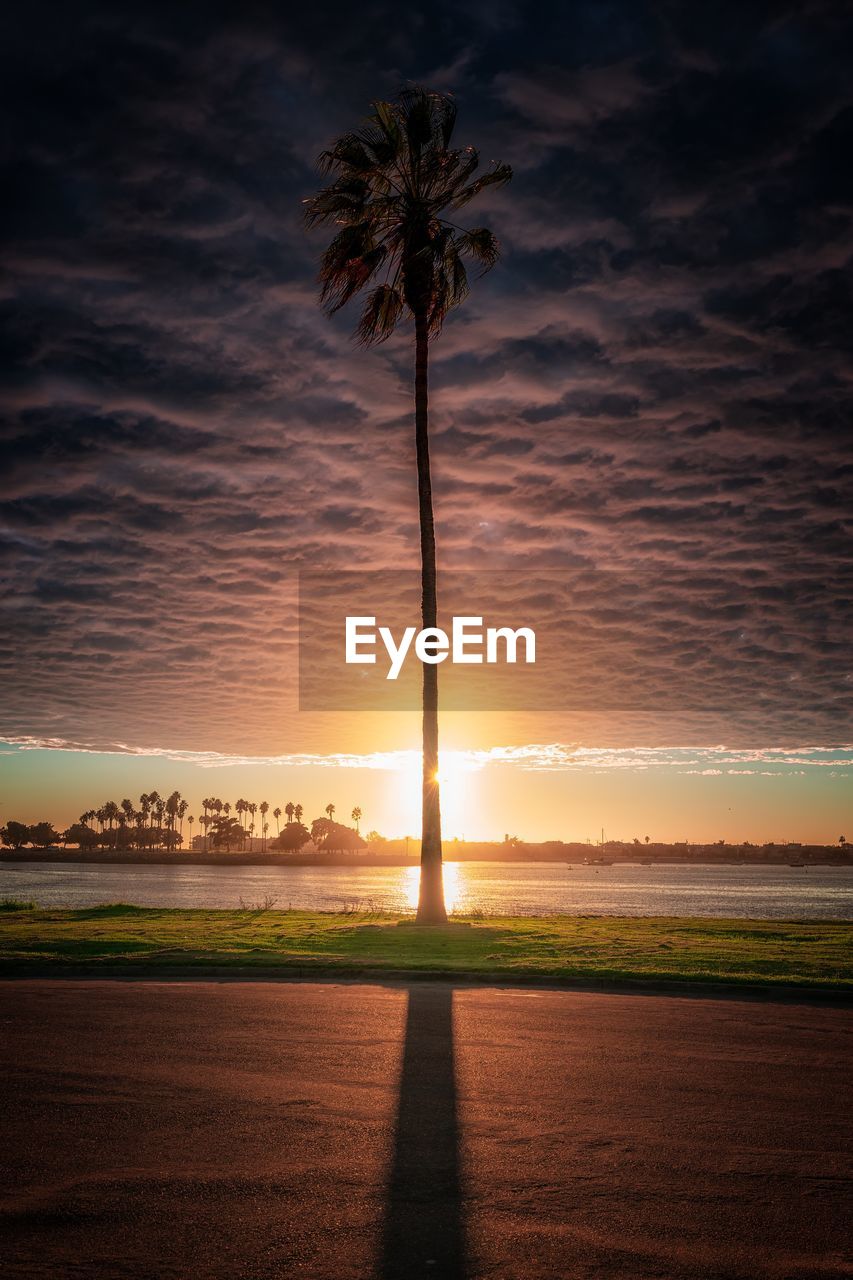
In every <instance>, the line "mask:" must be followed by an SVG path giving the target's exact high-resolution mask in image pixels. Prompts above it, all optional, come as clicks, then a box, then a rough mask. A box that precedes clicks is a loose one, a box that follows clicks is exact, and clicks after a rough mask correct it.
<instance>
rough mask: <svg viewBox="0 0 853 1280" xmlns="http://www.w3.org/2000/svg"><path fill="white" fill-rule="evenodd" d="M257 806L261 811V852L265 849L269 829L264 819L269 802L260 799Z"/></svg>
mask: <svg viewBox="0 0 853 1280" xmlns="http://www.w3.org/2000/svg"><path fill="white" fill-rule="evenodd" d="M258 808H259V809H260V811H261V852H262V853H263V852H264V850H265V849H266V843H267V832H268V831H269V823H268V822H267V820H266V819H267V814H268V813H269V811H270V807H269V803H268V802H267V801H266V800H262V801H261V803H260V804H259V805H258Z"/></svg>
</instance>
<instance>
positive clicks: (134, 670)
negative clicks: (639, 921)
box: [0, 0, 853, 841]
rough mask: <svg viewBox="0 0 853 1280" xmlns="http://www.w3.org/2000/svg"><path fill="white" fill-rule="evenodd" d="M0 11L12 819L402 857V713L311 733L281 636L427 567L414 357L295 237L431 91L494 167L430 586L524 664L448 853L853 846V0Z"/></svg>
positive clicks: (456, 724) (340, 715) (454, 332)
mask: <svg viewBox="0 0 853 1280" xmlns="http://www.w3.org/2000/svg"><path fill="white" fill-rule="evenodd" d="M2 21H3V23H4V24H6V26H7V29H6V30H3V31H2V40H0V48H2V51H3V52H2V55H0V56H2V59H3V62H4V66H3V69H2V76H0V94H1V95H2V96H3V97H4V98H5V99H6V101H5V102H4V107H5V108H6V109H7V111H10V112H11V114H12V117H13V119H14V121H15V128H14V130H13V131H12V132H11V134H10V135H9V137H7V139H6V141H5V142H4V144H3V153H2V163H3V168H4V170H5V172H4V175H3V176H4V180H5V181H4V190H5V191H6V193H7V197H6V199H5V200H4V202H3V206H2V209H0V228H1V229H2V250H0V254H1V255H2V257H1V258H0V263H1V265H2V276H0V348H1V349H2V359H0V393H2V400H3V415H2V425H0V442H2V443H0V448H2V469H0V475H1V476H2V479H0V499H2V501H0V548H2V576H1V577H0V598H1V599H2V611H3V627H2V631H0V740H2V743H0V818H2V819H3V820H7V819H8V818H10V817H18V818H21V819H23V820H25V821H26V820H35V819H36V818H41V817H50V818H52V819H53V820H55V821H56V822H58V823H62V824H64V823H66V822H69V821H71V820H72V819H73V818H76V817H77V815H78V813H79V812H80V811H81V810H82V809H85V808H88V807H91V806H95V805H97V804H99V803H102V802H103V800H105V799H107V798H110V797H112V798H115V799H120V798H121V796H122V795H124V794H130V795H131V796H137V795H138V794H139V793H140V792H142V791H145V790H150V789H151V788H152V787H156V788H157V789H158V790H160V791H161V792H163V791H169V790H171V789H172V788H173V786H179V787H180V789H181V790H182V791H183V792H184V794H186V795H187V796H188V797H189V798H190V800H191V803H192V804H194V805H198V804H199V803H200V800H201V797H202V796H203V795H208V794H211V792H213V793H215V794H219V795H221V796H222V797H223V798H229V797H230V798H231V799H232V800H233V799H236V797H237V795H238V793H241V792H242V793H243V794H250V795H251V796H254V797H255V798H257V799H260V798H267V799H269V800H270V802H271V803H272V804H275V803H277V802H278V803H283V802H286V800H287V799H288V798H290V799H299V798H300V797H301V798H302V802H303V803H304V804H305V805H306V809H307V810H309V811H312V812H313V809H312V806H313V807H316V811H317V812H319V811H320V810H321V809H322V808H323V807H324V806H325V804H326V803H328V802H329V800H334V801H335V802H336V803H337V804H338V807H339V810H341V811H344V810H347V809H348V807H349V805H350V803H352V804H356V803H357V804H359V805H360V806H361V807H362V808H363V809H364V810H365V815H366V823H367V826H368V827H377V828H378V829H380V830H384V831H386V833H387V834H403V833H405V832H411V833H414V832H415V831H416V830H417V757H416V755H415V754H413V753H415V752H416V751H417V746H418V733H419V722H418V717H417V714H416V713H414V712H412V711H411V710H410V711H394V712H384V711H382V710H381V709H376V708H375V707H373V708H359V707H355V708H340V707H339V708H337V709H336V708H335V706H334V705H332V706H326V707H320V708H318V706H317V703H316V702H314V703H313V704H312V705H311V706H310V707H306V706H300V701H299V683H298V649H299V613H298V609H297V604H298V594H299V575H300V574H303V575H305V574H309V573H317V572H318V571H324V572H326V573H330V574H332V575H334V574H340V573H343V572H344V571H348V572H351V571H359V572H364V573H365V574H370V573H376V572H378V571H387V570H394V571H400V570H406V569H410V568H413V567H414V566H416V564H417V555H418V541H417V507H416V502H415V473H414V444H413V438H412V413H411V362H412V352H411V346H412V342H411V333H410V331H409V330H407V329H405V328H404V329H402V330H401V332H400V333H399V334H398V336H396V337H395V338H394V339H393V340H392V341H391V342H389V343H387V344H386V345H384V346H383V347H380V348H377V349H374V350H371V351H369V352H365V351H363V350H361V349H359V348H358V347H357V346H356V345H355V344H354V343H353V342H352V338H351V334H352V329H353V327H354V324H355V321H356V318H357V317H356V315H355V314H350V313H349V312H343V313H341V314H340V315H338V316H337V317H335V318H334V319H332V320H329V319H328V318H326V317H325V316H324V315H323V314H322V312H321V311H320V309H319V307H318V306H317V287H316V283H315V278H316V270H317V258H318V255H319V253H320V252H321V250H322V247H323V243H324V238H323V236H322V234H321V235H316V234H315V235H309V234H308V233H306V231H305V230H304V228H303V225H302V206H301V202H302V201H303V200H304V199H305V197H306V196H308V195H310V194H311V193H312V192H313V191H314V190H316V189H317V187H318V185H319V184H320V178H319V177H318V174H317V169H316V158H317V156H318V153H319V152H320V151H321V150H322V149H323V147H324V146H326V145H328V143H329V142H330V141H331V140H332V139H333V138H335V137H336V136H338V135H339V134H340V133H342V132H344V131H346V130H348V129H350V128H352V127H354V126H356V125H357V124H358V123H359V121H360V120H361V119H362V118H363V116H364V115H365V114H366V112H367V111H368V109H369V103H370V102H371V100H372V99H374V98H376V97H380V96H389V95H392V94H393V93H394V92H395V91H396V90H397V89H398V88H399V87H400V86H401V85H403V84H406V83H410V82H418V83H423V84H426V85H428V86H430V87H432V88H435V89H439V90H441V91H445V92H452V93H453V94H454V96H455V98H456V100H457V102H458V107H459V123H458V125H457V133H456V139H455V140H456V141H457V142H458V144H459V145H465V144H467V143H469V142H472V143H475V144H476V145H477V146H478V147H479V149H480V152H481V156H482V160H483V163H484V164H485V165H488V164H489V163H491V162H492V161H494V160H497V161H505V162H508V163H510V164H511V165H512V166H513V169H514V178H513V181H512V183H511V184H510V185H509V186H508V187H506V188H504V189H502V190H500V191H497V192H494V193H488V194H487V195H484V196H483V197H482V199H481V200H480V201H479V202H478V204H477V205H476V207H475V206H473V205H472V206H471V218H473V219H475V221H477V222H479V221H487V222H488V224H489V225H490V226H491V227H492V228H493V229H494V230H495V232H496V234H497V235H498V237H499V239H500V241H501V245H502V259H501V262H500V264H499V265H498V267H496V269H495V270H494V271H493V272H492V273H491V274H490V275H489V276H487V277H486V278H484V279H482V280H480V281H478V282H477V283H476V286H475V288H474V289H473V290H472V294H471V296H470V298H469V299H468V300H467V301H466V303H465V305H464V307H463V308H461V309H460V310H459V311H458V312H457V313H455V314H454V315H453V316H451V318H450V319H449V320H448V322H447V324H446V326H445V330H444V332H443V334H442V335H441V337H440V339H439V340H438V341H437V342H436V343H435V344H434V346H433V349H432V354H431V361H432V365H431V367H432V374H431V411H432V421H431V430H432V447H433V480H434V490H435V495H434V496H435V507H436V519H437V528H438V555H439V565H440V568H441V569H442V571H446V572H448V573H451V572H458V573H460V574H463V573H476V574H481V575H482V574H486V573H487V574H494V575H496V579H495V580H496V581H500V583H501V589H502V590H503V592H504V596H503V599H504V602H505V605H506V607H508V608H510V609H511V608H512V607H517V608H519V609H521V610H522V612H523V611H524V609H532V610H534V611H536V612H537V617H538V618H539V620H540V624H541V627H542V634H543V638H545V639H547V641H548V642H549V643H548V645H547V646H546V647H547V649H548V652H549V653H550V654H551V657H552V665H551V667H549V668H547V670H548V671H549V672H550V673H551V676H549V679H548V681H547V686H546V683H545V682H544V675H543V683H542V684H540V686H539V688H538V691H537V694H536V696H535V697H532V698H531V699H530V700H529V703H527V704H525V703H524V702H523V700H522V705H515V704H513V703H512V702H511V701H509V702H506V701H504V702H501V701H500V700H498V701H496V702H495V704H494V706H492V707H491V708H490V709H488V710H476V711H465V710H460V709H458V707H457V705H456V704H454V709H452V710H449V711H448V713H447V715H446V716H445V717H444V719H443V724H442V743H443V747H444V750H445V755H446V760H445V764H444V766H443V773H444V774H446V775H447V777H446V782H445V814H446V818H447V824H448V834H450V835H461V834H467V835H468V836H469V837H472V838H473V837H477V836H483V837H486V836H498V837H500V836H501V835H502V834H503V833H504V832H507V831H509V832H513V833H517V834H520V835H525V836H529V837H530V838H549V837H562V838H565V839H584V838H586V837H587V836H588V835H597V834H598V833H599V831H600V828H601V827H602V826H603V827H605V828H606V829H607V831H608V833H610V834H611V835H613V836H617V835H621V836H624V837H626V838H632V837H633V836H635V835H637V836H641V835H645V834H651V835H652V837H653V838H661V839H683V838H693V839H717V838H722V837H725V838H730V839H745V838H749V839H753V840H755V839H763V838H768V839H774V838H775V839H780V838H783V837H786V836H787V837H788V838H791V839H819V840H830V841H835V840H836V839H837V838H838V835H839V834H840V833H841V832H843V831H845V826H846V827H848V828H849V827H853V821H851V820H850V819H851V816H853V813H851V802H850V795H851V788H850V778H851V775H853V734H851V731H850V718H851V717H850V712H851V699H853V663H851V659H850V640H849V637H850V634H851V622H853V618H851V608H850V598H851V594H850V585H851V557H850V549H851V540H850V534H851V509H852V508H851V488H853V484H851V480H853V444H851V436H850V425H849V423H850V412H849V410H850V383H851V369H850V358H849V334H850V319H851V307H850V301H851V299H850V293H851V284H850V280H851V277H850V270H849V268H850V259H851V252H853V222H851V212H853V177H851V167H850V164H849V155H850V151H851V142H853V138H851V135H852V134H853V86H851V81H850V77H849V66H850V59H851V52H853V49H851V45H853V23H852V22H851V19H850V16H849V9H848V6H846V5H843V4H830V3H820V2H815V3H805V4H797V5H790V6H786V5H785V4H784V3H783V4H780V3H773V4H762V3H755V4H750V5H744V4H742V3H738V4H734V3H723V4H719V5H715V6H713V7H711V6H697V5H691V4H685V3H682V4H673V3H665V2H662V3H655V4H644V3H637V2H635V0H630V2H629V0H626V2H625V3H621V4H615V3H614V4H610V3H594V4H593V3H576V4H571V5H566V4H556V3H555V4H535V3H534V4H530V3H524V4H521V3H508V2H507V3H504V2H502V0H496V2H495V3H488V4H487V3H482V2H480V0H477V2H475V3H469V4H455V5H453V6H451V5H448V4H444V3H433V4H430V5H429V6H420V5H407V6H392V5H390V4H386V3H384V2H383V0H378V2H376V3H373V4H370V5H368V6H367V7H365V6H359V7H357V8H353V7H352V6H349V5H346V6H344V5H342V6H336V5H332V4H323V3H318V4H315V5H311V6H290V5H288V6H280V5H277V6H263V5H258V4H255V5H253V4H242V5H240V6H237V5H233V6H231V5H227V4H210V3H208V4H205V5H201V4H194V3H186V4H182V5H180V6H173V5H172V6H167V5H162V6H156V5H144V4H143V5H134V6H127V5H124V4H121V3H119V4H115V3H111V4H103V5H98V4H90V5H82V6H74V7H73V12H72V7H70V6H62V5H58V4H57V5H55V6H51V5H45V4H38V3H36V4H32V5H28V6H26V7H25V9H24V10H20V9H19V11H18V12H17V13H15V14H14V17H13V15H12V14H11V13H10V14H9V15H8V16H7V17H6V18H5V19H3V20H2ZM475 208H476V212H475ZM578 575H581V576H582V580H583V582H584V583H586V584H587V587H589V584H590V583H591V584H593V585H592V587H591V588H589V589H588V590H585V591H584V592H580V591H579V590H578V588H577V583H578ZM545 578H547V579H548V580H549V581H550V582H551V584H552V587H553V584H554V583H555V582H557V583H558V584H560V585H559V590H558V591H557V592H556V595H555V593H554V591H552V592H551V593H550V594H549V593H548V592H546V591H545V590H544V589H543V588H542V585H541V584H542V582H543V580H544V579H545ZM555 598H556V599H557V603H556V604H555V603H554V600H555ZM515 625H518V622H516V623H515ZM640 652H642V655H643V657H642V663H639V659H638V654H639V653H640ZM638 663H639V665H638ZM640 668H642V670H640ZM543 689H547V696H543ZM2 744H5V745H2ZM119 791H120V792H121V795H119V794H118V792H119ZM262 793H269V794H263V795H262ZM640 828H646V829H647V830H643V831H641V830H640ZM648 829H650V831H649V830H648Z"/></svg>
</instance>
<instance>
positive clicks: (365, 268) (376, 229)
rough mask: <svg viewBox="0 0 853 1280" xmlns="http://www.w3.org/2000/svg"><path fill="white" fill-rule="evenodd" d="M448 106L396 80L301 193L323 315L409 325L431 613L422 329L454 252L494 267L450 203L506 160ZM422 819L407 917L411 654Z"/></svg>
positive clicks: (426, 791) (433, 787) (374, 324)
mask: <svg viewBox="0 0 853 1280" xmlns="http://www.w3.org/2000/svg"><path fill="white" fill-rule="evenodd" d="M455 122H456V105H455V103H454V102H453V100H452V99H451V98H449V97H447V96H446V95H444V94H439V93H432V92H430V91H429V90H427V89H422V88H418V87H414V88H409V89H403V90H402V91H401V92H400V93H399V94H398V95H397V97H396V99H394V101H393V102H374V103H373V114H372V115H371V116H370V117H369V119H368V120H367V122H366V123H365V124H364V125H362V127H361V128H360V129H358V130H357V131H356V132H354V133H346V134H344V135H343V136H342V137H341V138H339V139H338V140H337V142H335V143H334V144H333V145H332V147H331V148H330V149H329V150H328V151H324V152H323V154H322V155H321V157H320V167H321V169H322V170H323V172H325V173H328V174H331V175H333V181H332V182H331V183H330V185H329V186H327V187H324V188H323V189H322V190H321V191H319V192H318V193H317V195H315V196H312V197H311V198H310V199H309V200H306V202H305V218H306V222H307V224H308V226H309V227H315V226H333V227H335V229H336V234H335V238H334V239H333V241H332V243H331V244H330V245H329V247H328V249H327V250H326V252H325V254H324V255H323V258H322V262H321V266H320V284H321V295H320V296H321V302H322V303H323V305H324V306H325V308H326V310H327V311H328V312H329V313H330V314H332V313H334V312H335V311H337V310H339V308H340V307H342V306H344V305H345V303H347V302H348V301H349V300H350V298H352V297H354V295H355V294H357V293H358V292H359V291H360V290H361V289H362V288H364V287H365V286H366V285H368V284H370V285H372V288H371V289H370V292H369V293H368V295H367V298H366V302H365V306H364V310H363V312H362V315H361V320H360V322H359V325H358V329H357V336H358V338H359V340H360V341H361V342H362V343H363V344H364V345H365V346H369V345H370V344H371V343H375V342H384V341H385V339H386V338H389V337H390V336H391V334H392V333H393V332H394V330H395V328H396V326H397V323H398V321H399V320H400V319H401V318H402V317H403V316H404V315H407V316H409V317H411V319H412V320H414V325H415V449H416V454H417V468H418V515H419V521H420V545H421V615H422V618H423V625H424V627H435V626H436V622H437V605H436V567H435V527H434V522H433V510H432V486H431V480H430V465H429V416H428V394H427V392H428V360H429V340H430V338H434V337H436V336H437V335H438V333H439V332H440V331H441V326H442V324H443V322H444V319H445V317H446V315H447V313H448V312H449V311H450V310H451V308H452V307H454V306H457V305H458V304H459V303H460V302H462V300H463V298H464V297H465V295H466V294H467V292H468V279H467V274H466V271H465V264H464V261H463V258H465V257H467V258H470V259H473V261H474V262H475V263H477V264H479V266H480V267H481V274H482V272H485V271H488V270H489V268H490V267H492V266H494V264H495V262H496V261H497V259H498V255H499V246H498V242H497V240H496V239H495V237H494V235H493V234H492V232H491V231H489V230H488V228H486V227H474V228H473V229H471V230H468V231H466V230H463V229H462V228H460V227H458V226H456V224H455V223H452V222H450V221H449V220H448V219H447V218H446V217H443V216H442V215H443V214H447V213H455V212H456V210H458V209H461V208H462V207H463V205H466V204H468V202H469V201H470V200H473V199H474V197H475V196H477V195H479V193H480V192H481V191H483V190H484V189H485V188H486V187H490V186H496V185H502V184H503V183H506V182H509V180H510V178H511V177H512V170H511V169H510V168H509V166H508V165H505V164H498V165H495V166H494V167H493V168H492V169H491V170H490V171H489V172H488V173H484V174H482V175H481V176H480V177H474V174H475V172H476V170H477V168H478V165H479V156H478V154H477V152H476V150H475V149H474V148H473V147H465V148H464V149H463V150H455V149H452V148H451V147H450V140H451V137H452V134H453V127H454V124H455ZM422 795H423V819H422V837H421V879H420V891H419V899H418V912H417V919H418V922H419V923H421V924H440V923H443V922H444V921H445V920H446V919H447V913H446V910H445V906H444V885H443V878H442V867H441V807H440V803H439V788H438V667H437V666H436V665H434V664H431V663H424V664H423V787H422Z"/></svg>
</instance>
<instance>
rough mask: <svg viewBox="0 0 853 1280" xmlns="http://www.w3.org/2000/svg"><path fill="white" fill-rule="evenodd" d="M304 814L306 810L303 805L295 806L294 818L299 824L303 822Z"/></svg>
mask: <svg viewBox="0 0 853 1280" xmlns="http://www.w3.org/2000/svg"><path fill="white" fill-rule="evenodd" d="M304 812H305V810H304V809H303V808H302V805H301V804H295V805H294V806H293V817H294V819H295V820H296V821H297V822H301V821H302V815H303V813H304Z"/></svg>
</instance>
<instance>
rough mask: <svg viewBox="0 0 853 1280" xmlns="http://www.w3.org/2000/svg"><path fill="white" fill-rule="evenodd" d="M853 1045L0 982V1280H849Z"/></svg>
mask: <svg viewBox="0 0 853 1280" xmlns="http://www.w3.org/2000/svg"><path fill="white" fill-rule="evenodd" d="M850 1033H851V1020H850V1015H849V1013H848V1012H846V1011H844V1010H842V1009H832V1008H820V1007H812V1006H808V1005H785V1004H772V1003H745V1002H740V1001H737V1000H711V999H673V998H668V997H655V996H619V995H592V994H574V993H569V992H554V991H540V990H536V991H533V990H523V991H521V990H496V989H487V988H479V989H478V988H473V987H464V988H456V989H453V988H452V986H451V985H449V984H443V983H429V984H413V985H412V986H411V987H408V988H406V987H404V986H378V985H359V984H331V983H330V984H308V983H305V984H285V983H281V984H276V983H231V982H223V983H214V982H198V983H196V982H181V983H177V982H176V983H160V982H134V983H130V982H71V981H62V982H49V981H31V982H5V983H0V1072H2V1077H3V1092H2V1103H0V1162H2V1166H3V1168H2V1174H0V1233H2V1239H0V1276H2V1277H4V1280H5V1278H6V1277H14V1278H15V1280H18V1278H19V1277H20V1278H24V1277H40V1278H41V1277H45V1278H46V1277H50V1280H66V1278H72V1280H73V1278H76V1277H80V1278H81V1280H82V1278H83V1277H86V1280H100V1277H121V1278H125V1277H145V1280H153V1278H155V1277H156V1278H158V1280H168V1278H170V1277H180V1278H181V1280H184V1278H185V1277H186V1278H189V1277H192V1280H208V1278H210V1280H213V1278H214V1277H215V1278H216V1280H225V1278H226V1277H227V1280H262V1278H263V1280H267V1278H272V1277H277V1278H278V1277H282V1278H284V1277H288V1278H289V1277H310V1278H311V1280H314V1278H318V1280H319V1278H322V1280H347V1278H348V1277H359V1280H368V1278H371V1277H376V1278H377V1280H392V1278H393V1280H396V1278H397V1277H401V1278H402V1277H406V1278H407V1280H410V1278H413V1277H420V1276H432V1277H438V1278H440V1280H460V1278H461V1277H480V1276H482V1277H489V1280H504V1278H508V1277H513V1278H516V1277H518V1280H521V1278H522V1277H523V1278H524V1280H529V1278H533V1280H536V1278H538V1277H549V1278H551V1277H560V1278H563V1277H566V1278H567V1280H568V1278H571V1280H591V1278H592V1277H595V1278H596V1280H610V1278H611V1277H626V1278H630V1280H645V1278H646V1277H648V1278H652V1277H654V1278H655V1280H670V1278H673V1280H674V1278H675V1277H679V1278H681V1277H698V1276H701V1277H709V1278H710V1277H713V1280H726V1278H728V1277H738V1278H739V1280H740V1278H743V1280H756V1278H758V1277H775V1278H778V1280H782V1278H783V1277H784V1278H785V1280H808V1278H810V1277H822V1278H825V1277H829V1276H849V1275H853V1265H851V1263H850V1254H849V1249H850V1237H849V1232H848V1233H847V1236H846V1239H845V1219H844V1208H845V1205H846V1203H848V1200H847V1197H848V1195H849V1187H850V1182H849V1172H850V1167H849V1162H848V1161H847V1159H846V1158H845V1154H844V1153H845V1149H846V1150H847V1151H849V1150H850V1136H851V1134H850V1127H851V1126H850V1119H849V1117H850V1097H849V1092H845V1090H846V1089H847V1086H848V1084H849V1080H848V1078H847V1074H846V1070H847V1068H846V1064H847V1063H849V1061H850V1058H849V1049H850ZM845 1247H846V1248H847V1250H848V1252H847V1255H846V1256H847V1262H845Z"/></svg>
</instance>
